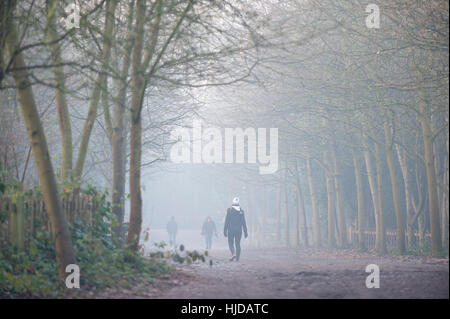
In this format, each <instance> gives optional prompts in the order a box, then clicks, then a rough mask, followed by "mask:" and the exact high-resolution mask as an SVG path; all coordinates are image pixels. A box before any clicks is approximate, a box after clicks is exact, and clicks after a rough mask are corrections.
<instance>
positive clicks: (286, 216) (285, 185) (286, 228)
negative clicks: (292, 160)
mask: <svg viewBox="0 0 450 319" xmlns="http://www.w3.org/2000/svg"><path fill="white" fill-rule="evenodd" d="M285 168H286V170H285V172H284V183H283V189H284V192H283V193H284V200H283V201H284V222H285V226H284V232H285V238H284V239H285V244H286V247H290V245H291V244H290V233H289V226H290V225H289V207H288V180H287V175H288V171H287V170H288V166H287V163H286V166H285Z"/></svg>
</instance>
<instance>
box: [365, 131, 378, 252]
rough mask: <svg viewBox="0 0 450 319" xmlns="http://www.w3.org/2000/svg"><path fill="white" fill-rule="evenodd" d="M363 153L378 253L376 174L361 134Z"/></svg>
mask: <svg viewBox="0 0 450 319" xmlns="http://www.w3.org/2000/svg"><path fill="white" fill-rule="evenodd" d="M363 147H364V150H363V155H364V161H365V164H366V172H367V180H368V182H369V188H370V195H371V198H372V204H373V210H374V214H375V232H376V235H375V236H376V238H375V250H376V251H377V252H378V253H380V252H381V243H380V238H381V233H380V217H379V216H380V208H379V207H378V193H377V186H376V181H375V178H376V176H375V175H376V174H375V173H374V171H373V167H372V158H371V156H370V152H369V145H368V143H367V139H366V137H364V136H363Z"/></svg>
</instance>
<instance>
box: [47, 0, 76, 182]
mask: <svg viewBox="0 0 450 319" xmlns="http://www.w3.org/2000/svg"><path fill="white" fill-rule="evenodd" d="M58 2H59V1H58V0H47V3H46V10H47V40H48V42H49V47H50V52H51V58H52V63H53V64H54V67H53V75H54V80H53V82H54V85H55V96H56V112H57V113H58V124H59V130H60V134H61V144H62V150H61V152H62V159H61V177H62V180H63V182H70V181H71V174H72V165H73V164H72V160H73V154H72V151H73V149H72V128H71V125H70V115H69V108H68V106H67V98H66V77H65V74H64V67H63V66H62V62H63V61H62V58H61V48H60V46H61V43H59V42H57V39H58V38H59V36H58V33H57V31H56V6H57V4H58Z"/></svg>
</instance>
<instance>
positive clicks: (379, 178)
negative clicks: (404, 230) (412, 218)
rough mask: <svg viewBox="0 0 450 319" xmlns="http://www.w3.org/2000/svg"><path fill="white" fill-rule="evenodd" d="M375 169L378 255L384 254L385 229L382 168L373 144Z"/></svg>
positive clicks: (376, 146)
mask: <svg viewBox="0 0 450 319" xmlns="http://www.w3.org/2000/svg"><path fill="white" fill-rule="evenodd" d="M375 167H376V175H377V202H378V212H379V214H378V224H379V237H380V240H379V253H380V254H386V252H387V250H386V228H385V227H384V226H385V225H384V209H383V170H382V169H383V168H382V165H381V149H380V145H379V144H377V143H375Z"/></svg>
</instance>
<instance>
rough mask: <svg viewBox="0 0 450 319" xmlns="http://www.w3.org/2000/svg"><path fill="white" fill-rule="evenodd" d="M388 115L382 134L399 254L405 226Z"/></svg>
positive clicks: (401, 252)
mask: <svg viewBox="0 0 450 319" xmlns="http://www.w3.org/2000/svg"><path fill="white" fill-rule="evenodd" d="M390 121H391V119H390V117H388V114H385V115H384V121H383V122H384V136H385V140H386V148H385V152H386V160H387V163H388V167H389V174H390V176H391V184H392V196H393V200H394V210H395V217H396V224H397V249H398V252H399V253H400V254H404V253H405V226H404V221H403V212H402V210H401V208H400V193H399V188H398V181H397V170H396V167H395V157H394V150H393V146H394V141H393V136H392V134H391V129H392V128H391V125H390Z"/></svg>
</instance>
